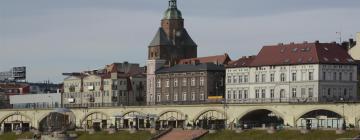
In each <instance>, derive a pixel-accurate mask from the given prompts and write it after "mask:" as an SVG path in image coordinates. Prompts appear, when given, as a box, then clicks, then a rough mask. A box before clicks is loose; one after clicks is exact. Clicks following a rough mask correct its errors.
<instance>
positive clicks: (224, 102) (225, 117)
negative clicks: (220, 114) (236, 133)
mask: <svg viewBox="0 0 360 140" xmlns="http://www.w3.org/2000/svg"><path fill="white" fill-rule="evenodd" d="M223 104H224V113H225V114H224V119H225V120H224V128H225V129H226V121H227V115H226V114H227V113H226V108H227V105H226V99H225V98H224V100H223Z"/></svg>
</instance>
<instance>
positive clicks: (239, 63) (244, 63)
mask: <svg viewBox="0 0 360 140" xmlns="http://www.w3.org/2000/svg"><path fill="white" fill-rule="evenodd" d="M255 57H256V56H244V57H241V58H240V59H238V60H236V61H232V62H230V63H229V65H228V66H227V67H228V68H235V67H249V66H250V65H251V62H253V61H254V60H255Z"/></svg>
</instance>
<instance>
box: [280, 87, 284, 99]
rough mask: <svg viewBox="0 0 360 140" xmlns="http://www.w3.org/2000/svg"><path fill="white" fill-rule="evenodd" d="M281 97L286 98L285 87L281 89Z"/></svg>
mask: <svg viewBox="0 0 360 140" xmlns="http://www.w3.org/2000/svg"><path fill="white" fill-rule="evenodd" d="M280 98H285V89H281V90H280Z"/></svg>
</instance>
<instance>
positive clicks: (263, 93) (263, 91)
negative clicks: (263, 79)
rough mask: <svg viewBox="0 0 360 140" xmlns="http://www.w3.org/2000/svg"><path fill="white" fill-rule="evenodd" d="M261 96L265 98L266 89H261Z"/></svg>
mask: <svg viewBox="0 0 360 140" xmlns="http://www.w3.org/2000/svg"><path fill="white" fill-rule="evenodd" d="M261 98H265V89H262V90H261Z"/></svg>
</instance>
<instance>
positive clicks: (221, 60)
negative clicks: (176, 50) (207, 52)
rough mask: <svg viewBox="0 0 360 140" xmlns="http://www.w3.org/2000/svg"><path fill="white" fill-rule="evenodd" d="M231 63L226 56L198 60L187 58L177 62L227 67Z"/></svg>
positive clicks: (199, 58)
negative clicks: (214, 64) (215, 64)
mask: <svg viewBox="0 0 360 140" xmlns="http://www.w3.org/2000/svg"><path fill="white" fill-rule="evenodd" d="M230 61H231V59H230V57H229V55H228V54H226V53H225V54H223V55H215V56H207V57H198V58H189V59H182V60H180V61H179V64H193V63H217V64H224V65H227V64H228V63H229V62H230Z"/></svg>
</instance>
